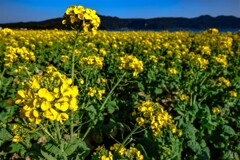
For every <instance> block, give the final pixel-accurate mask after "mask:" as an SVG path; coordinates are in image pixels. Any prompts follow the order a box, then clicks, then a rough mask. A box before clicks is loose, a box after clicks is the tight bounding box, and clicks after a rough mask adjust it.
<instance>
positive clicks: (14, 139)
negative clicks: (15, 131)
mask: <svg viewBox="0 0 240 160" xmlns="http://www.w3.org/2000/svg"><path fill="white" fill-rule="evenodd" d="M21 140H22V137H21V136H19V135H15V136H14V137H13V138H12V141H13V142H15V143H18V142H20V141H21Z"/></svg>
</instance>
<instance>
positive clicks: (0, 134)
mask: <svg viewBox="0 0 240 160" xmlns="http://www.w3.org/2000/svg"><path fill="white" fill-rule="evenodd" d="M12 137H13V136H12V135H11V133H10V132H9V131H8V130H7V129H5V128H2V129H1V130H0V140H2V141H4V142H5V141H7V140H10V139H11V138H12Z"/></svg>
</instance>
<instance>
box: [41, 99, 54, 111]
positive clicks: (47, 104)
mask: <svg viewBox="0 0 240 160" xmlns="http://www.w3.org/2000/svg"><path fill="white" fill-rule="evenodd" d="M51 106H52V105H51V103H50V102H49V101H43V102H42V104H41V109H42V110H43V111H46V110H48V109H49V108H51Z"/></svg>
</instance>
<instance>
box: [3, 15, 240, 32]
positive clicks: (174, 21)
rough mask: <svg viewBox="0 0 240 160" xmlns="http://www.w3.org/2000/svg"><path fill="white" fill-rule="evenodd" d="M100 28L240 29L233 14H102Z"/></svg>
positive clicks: (46, 24)
mask: <svg viewBox="0 0 240 160" xmlns="http://www.w3.org/2000/svg"><path fill="white" fill-rule="evenodd" d="M100 18H101V25H100V27H99V29H101V30H164V29H171V28H179V29H188V28H196V29H208V28H213V27H215V28H223V29H224V28H234V29H240V18H237V17H234V16H218V17H211V16H209V15H202V16H199V17H196V18H183V17H177V18H176V17H164V18H150V19H143V18H118V17H111V16H102V15H100ZM0 26H1V27H3V28H5V27H8V28H28V29H54V28H57V29H67V28H66V27H65V26H64V25H62V18H55V19H49V20H45V21H40V22H18V23H6V24H0Z"/></svg>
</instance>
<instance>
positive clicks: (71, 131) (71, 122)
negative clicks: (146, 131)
mask: <svg viewBox="0 0 240 160" xmlns="http://www.w3.org/2000/svg"><path fill="white" fill-rule="evenodd" d="M78 35H79V31H77V33H76V37H75V39H74V46H73V51H72V67H71V78H72V85H74V77H75V74H74V70H75V53H74V51H75V49H76V47H77V39H78ZM70 137H71V138H72V137H73V111H71V113H70Z"/></svg>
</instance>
